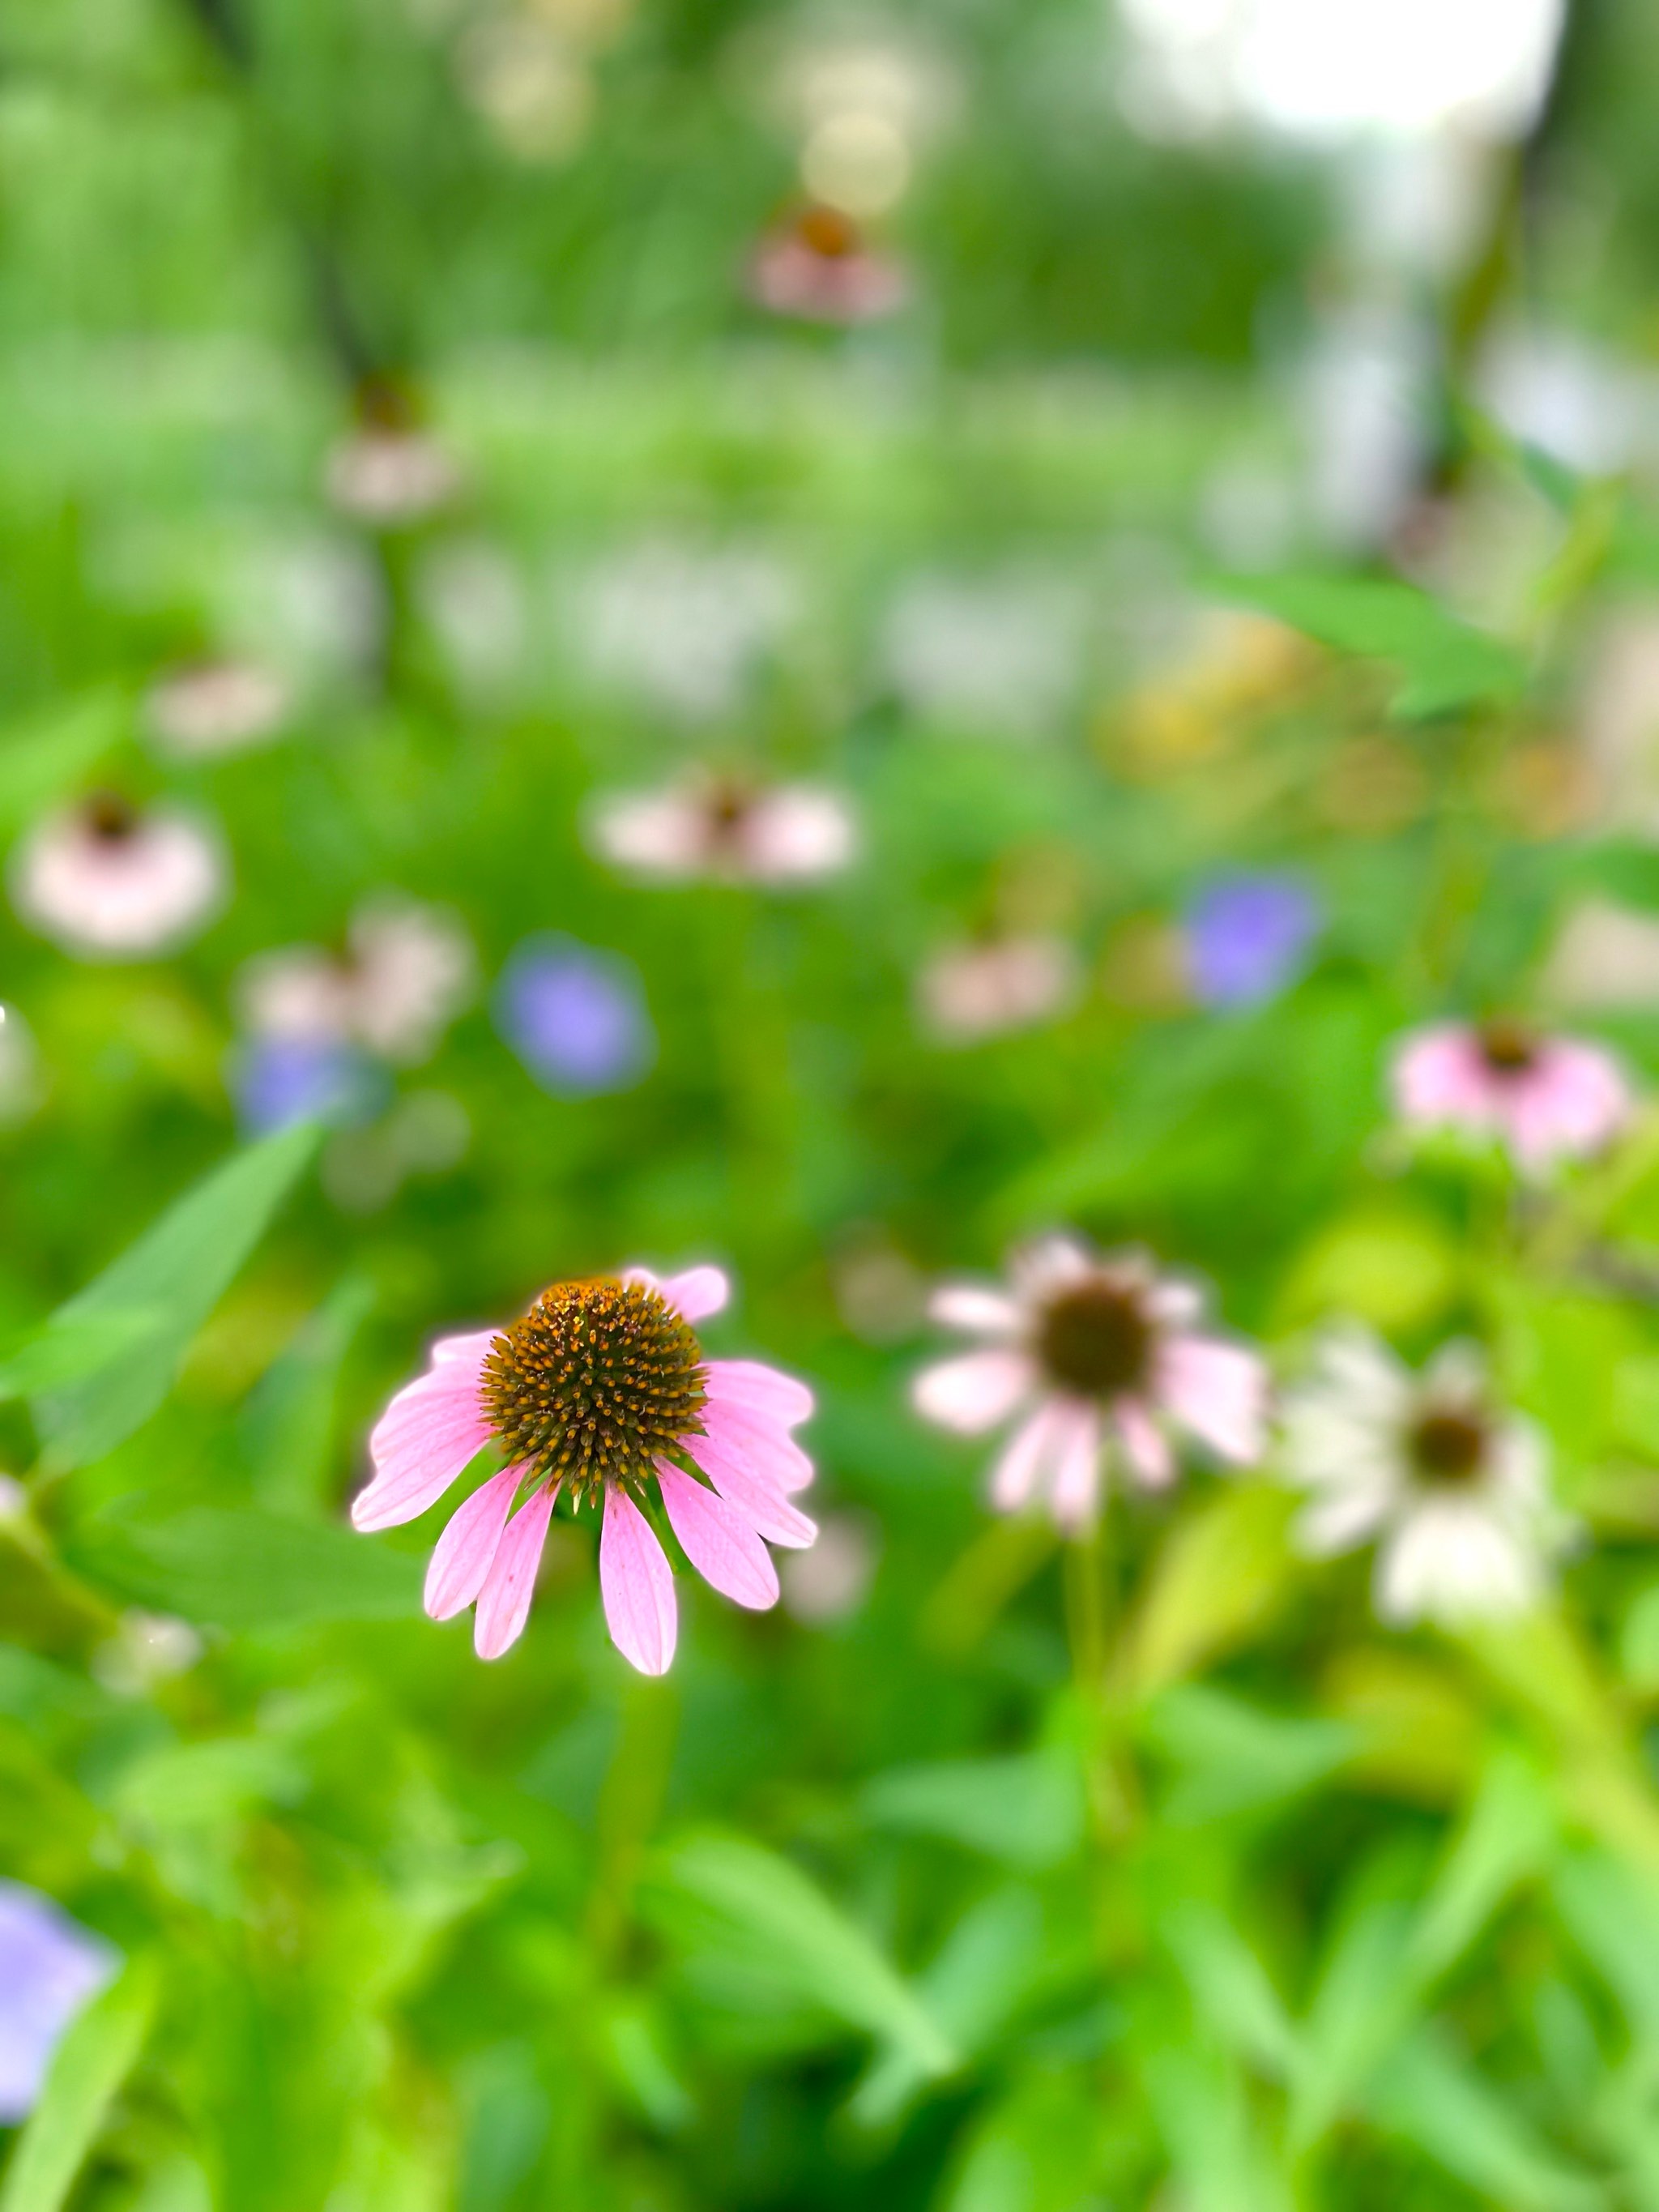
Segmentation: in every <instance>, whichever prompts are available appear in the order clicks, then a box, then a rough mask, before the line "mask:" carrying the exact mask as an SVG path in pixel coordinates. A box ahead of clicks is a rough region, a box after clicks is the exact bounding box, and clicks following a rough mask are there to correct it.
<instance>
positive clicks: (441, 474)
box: [325, 371, 461, 529]
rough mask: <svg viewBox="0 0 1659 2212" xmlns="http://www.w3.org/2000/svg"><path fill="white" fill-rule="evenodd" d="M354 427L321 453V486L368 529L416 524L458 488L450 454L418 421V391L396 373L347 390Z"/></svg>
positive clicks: (457, 473)
mask: <svg viewBox="0 0 1659 2212" xmlns="http://www.w3.org/2000/svg"><path fill="white" fill-rule="evenodd" d="M353 404H354V407H355V409H356V417H357V420H356V426H355V428H353V429H352V430H351V431H350V432H349V434H348V435H346V436H345V437H344V438H343V439H342V440H341V441H340V442H339V443H338V444H337V446H336V447H334V449H333V451H332V452H331V453H330V455H329V457H328V464H327V467H326V469H325V485H326V488H327V491H328V495H329V497H330V499H331V501H333V502H334V505H335V506H336V507H338V508H339V510H340V512H341V513H343V514H349V515H350V516H352V517H353V518H354V519H355V520H356V521H358V522H366V523H368V525H369V526H370V527H371V528H374V529H395V528H397V527H398V526H399V525H400V524H404V523H410V522H420V521H422V520H425V518H426V517H427V516H428V515H429V514H433V513H436V511H437V510H438V508H440V507H447V505H448V504H449V502H450V501H451V500H453V498H454V497H455V495H456V494H457V493H458V492H459V490H460V489H461V472H460V470H459V468H458V467H457V466H456V464H455V459H454V457H453V454H452V453H450V452H449V450H448V448H447V447H446V446H444V445H443V444H442V443H441V441H440V440H439V439H437V438H435V437H434V436H433V435H432V433H431V432H430V431H429V430H428V429H427V428H425V426H424V424H423V422H422V409H421V405H420V402H419V398H418V395H417V394H416V392H414V391H412V390H411V389H410V386H408V385H407V384H406V383H405V382H404V380H403V379H402V378H401V377H398V376H397V375H394V374H387V373H386V372H383V371H377V372H375V373H374V374H371V375H368V376H366V377H365V378H364V379H363V380H362V383H361V384H360V385H359V386H358V387H357V390H356V392H355V393H354V394H353Z"/></svg>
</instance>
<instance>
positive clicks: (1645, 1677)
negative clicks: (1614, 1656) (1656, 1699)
mask: <svg viewBox="0 0 1659 2212" xmlns="http://www.w3.org/2000/svg"><path fill="white" fill-rule="evenodd" d="M1619 1663H1620V1667H1621V1668H1622V1669H1623V1671H1624V1675H1625V1680H1626V1681H1627V1682H1629V1683H1631V1684H1632V1686H1633V1687H1635V1688H1636V1689H1638V1690H1647V1691H1651V1690H1655V1689H1659V1583H1654V1584H1653V1586H1652V1587H1651V1588H1650V1589H1644V1591H1643V1592H1642V1593H1641V1595H1639V1596H1638V1598H1637V1599H1636V1600H1635V1601H1634V1602H1633V1603H1632V1606H1631V1608H1630V1611H1629V1612H1628V1613H1626V1615H1625V1620H1624V1626H1623V1627H1622V1628H1621V1629H1620V1632H1619Z"/></svg>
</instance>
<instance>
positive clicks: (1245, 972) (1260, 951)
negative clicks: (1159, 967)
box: [1186, 874, 1324, 1006]
mask: <svg viewBox="0 0 1659 2212" xmlns="http://www.w3.org/2000/svg"><path fill="white" fill-rule="evenodd" d="M1323 921H1324V915H1323V913H1322V908H1321V907H1320V903H1319V901H1318V900H1317V898H1316V896H1314V894H1313V892H1312V891H1311V890H1309V888H1308V887H1307V885H1306V884H1303V883H1299V882H1297V879H1296V878H1295V877H1293V876H1281V875H1272V874H1261V875H1243V874H1241V875H1231V876H1218V877H1216V878H1213V879H1212V881H1211V882H1210V883H1208V884H1206V885H1205V887H1204V889H1203V890H1200V892H1199V894H1198V896H1197V897H1196V898H1195V899H1194V901H1193V902H1192V904H1191V906H1190V907H1189V908H1188V911H1187V919H1186V938H1187V963H1188V975H1189V977H1190V981H1191V984H1192V989H1193V995H1194V998H1196V999H1197V1000H1200V1003H1201V1004H1203V1005H1204V1006H1257V1005H1259V1004H1260V1003H1261V1001H1262V1000H1264V999H1271V998H1273V996H1274V995H1275V994H1276V993H1278V992H1279V991H1282V990H1284V989H1285V987H1286V986H1287V985H1288V984H1291V983H1293V982H1294V981H1296V979H1297V976H1298V975H1300V974H1301V973H1302V970H1303V968H1304V965H1305V964H1306V956H1307V952H1308V949H1309V947H1310V945H1311V944H1312V942H1313V940H1314V939H1315V938H1316V936H1317V935H1318V934H1319V932H1320V929H1321V928H1322V926H1323Z"/></svg>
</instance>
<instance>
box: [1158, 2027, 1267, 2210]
mask: <svg viewBox="0 0 1659 2212" xmlns="http://www.w3.org/2000/svg"><path fill="white" fill-rule="evenodd" d="M1146 2087H1147V2092H1148V2094H1149V2096H1150V2099H1151V2102H1152V2110H1153V2112H1154V2113H1155V2114H1156V2116H1157V2118H1158V2129H1159V2131H1160V2133H1161V2134H1162V2135H1163V2137H1164V2147H1165V2148H1166V2150H1167V2151H1168V2153H1169V2158H1170V2165H1171V2166H1172V2167H1173V2168H1174V2170H1175V2172H1176V2177H1177V2179H1178V2182H1179V2188H1180V2201H1181V2203H1182V2204H1184V2205H1188V2206H1190V2208H1191V2212H1242V2208H1243V2207H1246V2206H1248V2207H1249V2212H1291V2203H1292V2201H1293V2198H1292V2193H1291V2188H1290V2185H1289V2183H1288V2181H1287V2180H1286V2179H1285V2175H1284V2174H1283V2173H1282V2172H1280V2171H1279V2166H1278V2165H1277V2162H1276V2161H1275V2160H1274V2158H1273V2153H1272V2151H1271V2150H1270V2149H1269V2148H1268V2147H1267V2144H1266V2143H1265V2142H1263V2141H1262V2139H1261V2135H1260V2132H1259V2131H1258V2130H1257V2127H1256V2125H1255V2118H1254V2116H1253V2115H1252V2113H1251V2111H1250V2106H1249V2099H1248V2098H1247V2096H1246V2095H1245V2093H1244V2087H1243V2081H1241V2080H1240V2078H1239V2075H1238V2072H1237V2068H1235V2067H1232V2066H1227V2065H1223V2064H1220V2063H1218V2062H1217V2061H1215V2060H1214V2059H1213V2058H1212V2057H1210V2056H1209V2054H1207V2053H1205V2052H1202V2051H1199V2050H1194V2049H1188V2050H1182V2051H1158V2052H1156V2053H1155V2054H1154V2055H1153V2056H1152V2058H1151V2059H1150V2060H1149V2061H1148V2062H1147V2064H1146Z"/></svg>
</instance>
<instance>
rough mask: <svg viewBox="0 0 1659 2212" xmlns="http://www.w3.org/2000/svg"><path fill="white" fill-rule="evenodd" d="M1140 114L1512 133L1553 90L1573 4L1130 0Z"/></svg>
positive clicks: (1290, 125) (1190, 122) (1309, 130)
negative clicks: (1566, 14)
mask: <svg viewBox="0 0 1659 2212" xmlns="http://www.w3.org/2000/svg"><path fill="white" fill-rule="evenodd" d="M1120 6H1121V14H1122V15H1123V18H1124V20H1125V21H1126V22H1127V24H1128V26H1129V27H1130V28H1131V30H1132V31H1133V33H1135V34H1136V35H1137V37H1138V39H1139V41H1140V43H1141V46H1142V53H1141V56H1140V62H1141V64H1142V67H1141V70H1140V72H1139V81H1138V82H1136V83H1135V84H1133V86H1132V94H1133V100H1134V105H1135V106H1136V108H1137V112H1142V111H1145V112H1150V113H1157V112H1159V111H1162V112H1163V114H1164V118H1165V119H1167V120H1168V121H1169V122H1170V123H1171V124H1177V123H1179V122H1181V121H1182V120H1184V121H1185V123H1186V125H1187V126H1188V128H1189V129H1201V128H1202V127H1204V126H1205V125H1206V124H1207V125H1214V124H1219V123H1222V122H1225V121H1227V120H1229V119H1231V118H1236V117H1243V118H1247V119H1249V120H1253V121H1255V122H1258V123H1261V124H1264V125H1267V126H1268V127H1270V128H1272V129H1275V130H1279V131H1285V132H1286V133H1287V134H1289V135H1291V136H1293V137H1301V138H1308V139H1314V140H1321V139H1326V140H1328V139H1331V138H1335V137H1346V136H1348V135H1350V134H1352V133H1354V132H1358V131H1367V130H1382V131H1428V130H1432V129H1434V128H1435V127H1436V126H1437V125H1442V124H1445V123H1449V122H1454V121H1456V122H1462V123H1463V124H1465V125H1468V126H1469V127H1470V128H1472V129H1474V130H1475V131H1481V132H1485V133H1489V134H1494V135H1497V136H1500V137H1504V136H1510V135H1512V134H1514V133H1516V132H1517V131H1522V130H1523V129H1524V128H1525V126H1526V125H1527V123H1528V120H1529V119H1530V118H1531V117H1532V115H1533V114H1534V112H1535V111H1536V109H1537V106H1538V105H1539V102H1540V101H1541V100H1542V98H1543V96H1544V92H1545V89H1546V88H1547V84H1548V82H1549V73H1550V68H1551V64H1552V62H1553V57H1554V52H1555V46H1556V41H1557V40H1558V39H1559V35H1560V30H1561V21H1562V0H1120Z"/></svg>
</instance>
